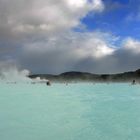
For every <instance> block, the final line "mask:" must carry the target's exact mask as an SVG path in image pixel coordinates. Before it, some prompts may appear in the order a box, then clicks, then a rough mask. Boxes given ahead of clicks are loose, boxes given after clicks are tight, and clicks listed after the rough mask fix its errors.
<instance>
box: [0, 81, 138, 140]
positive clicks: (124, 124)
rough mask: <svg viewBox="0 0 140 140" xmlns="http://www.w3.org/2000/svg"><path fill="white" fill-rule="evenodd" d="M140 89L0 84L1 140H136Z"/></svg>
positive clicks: (113, 85)
mask: <svg viewBox="0 0 140 140" xmlns="http://www.w3.org/2000/svg"><path fill="white" fill-rule="evenodd" d="M139 139H140V85H134V86H131V85H130V84H95V85H94V84H90V83H81V84H69V85H68V86H66V85H65V84H53V85H52V86H50V87H49V86H46V85H45V84H18V83H17V84H2V83H1V84H0V140H139Z"/></svg>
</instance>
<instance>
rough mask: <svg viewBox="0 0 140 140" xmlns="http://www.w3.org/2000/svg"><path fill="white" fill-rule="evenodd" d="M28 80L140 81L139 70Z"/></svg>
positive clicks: (74, 74)
mask: <svg viewBox="0 0 140 140" xmlns="http://www.w3.org/2000/svg"><path fill="white" fill-rule="evenodd" d="M29 77H30V78H32V79H33V78H37V77H40V78H41V79H49V80H51V81H58V82H60V81H62V82H63V81H68V82H69V81H89V82H92V81H95V82H127V81H132V80H133V79H135V80H139V81H140V69H138V70H136V71H130V72H124V73H118V74H92V73H87V72H77V71H71V72H65V73H62V74H59V75H51V74H32V75H29Z"/></svg>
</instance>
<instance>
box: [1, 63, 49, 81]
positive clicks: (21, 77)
mask: <svg viewBox="0 0 140 140" xmlns="http://www.w3.org/2000/svg"><path fill="white" fill-rule="evenodd" d="M29 74H30V71H29V70H27V69H24V70H19V69H18V68H17V67H16V66H10V67H9V66H8V67H3V68H0V82H4V83H5V82H6V83H32V82H33V83H46V81H48V80H47V79H40V77H37V78H35V79H30V78H29V77H28V76H29Z"/></svg>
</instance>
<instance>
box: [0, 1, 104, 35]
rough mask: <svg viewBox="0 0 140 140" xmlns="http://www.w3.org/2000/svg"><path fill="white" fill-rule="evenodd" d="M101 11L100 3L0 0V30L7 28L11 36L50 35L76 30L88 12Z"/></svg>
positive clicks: (102, 6) (101, 5) (101, 3)
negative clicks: (19, 34) (51, 33)
mask: <svg viewBox="0 0 140 140" xmlns="http://www.w3.org/2000/svg"><path fill="white" fill-rule="evenodd" d="M103 8H104V5H103V2H102V1H101V0H93V1H92V2H88V0H39V1H35V0H30V1H25V0H20V1H17V0H13V1H11V0H5V1H3V0H0V13H1V14H0V19H1V20H0V29H6V28H8V31H9V32H12V34H17V33H38V32H45V33H48V34H49V33H50V32H58V31H63V30H66V29H71V28H73V27H76V26H78V25H79V24H80V19H81V18H83V17H84V16H86V15H87V14H88V12H90V11H94V12H100V11H102V10H103ZM3 32H4V31H3ZM5 32H7V30H5ZM25 35H27V34H25Z"/></svg>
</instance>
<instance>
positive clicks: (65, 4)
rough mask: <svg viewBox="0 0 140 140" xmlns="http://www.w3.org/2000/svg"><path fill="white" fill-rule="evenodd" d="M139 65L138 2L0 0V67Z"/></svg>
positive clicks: (109, 69)
mask: <svg viewBox="0 0 140 140" xmlns="http://www.w3.org/2000/svg"><path fill="white" fill-rule="evenodd" d="M11 66H14V67H18V68H19V69H28V70H30V71H31V72H32V73H51V74H59V73H62V72H65V71H85V72H92V73H118V72H123V71H129V70H136V69H138V68H140V1H139V0H38V1H37V0H0V69H2V68H4V67H6V68H7V69H8V68H10V67H11Z"/></svg>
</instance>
